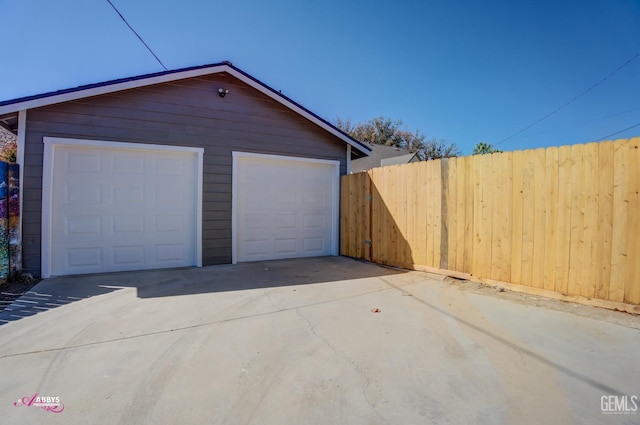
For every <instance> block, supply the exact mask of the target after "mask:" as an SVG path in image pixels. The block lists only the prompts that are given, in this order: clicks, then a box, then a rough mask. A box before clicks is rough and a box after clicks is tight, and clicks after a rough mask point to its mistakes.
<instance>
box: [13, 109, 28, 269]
mask: <svg viewBox="0 0 640 425" xmlns="http://www.w3.org/2000/svg"><path fill="white" fill-rule="evenodd" d="M26 140H27V111H26V110H24V109H23V110H21V111H18V142H17V145H18V153H17V155H16V162H17V164H18V166H19V167H20V169H19V172H18V173H19V177H18V178H19V179H20V190H19V192H18V198H19V204H20V223H19V225H18V244H20V245H22V216H23V215H24V214H23V211H24V204H23V197H24V195H23V194H24V149H25V143H26ZM21 266H22V265H21Z"/></svg>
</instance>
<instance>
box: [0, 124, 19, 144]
mask: <svg viewBox="0 0 640 425" xmlns="http://www.w3.org/2000/svg"><path fill="white" fill-rule="evenodd" d="M15 141H16V135H15V134H13V133H12V132H10V131H9V130H7V129H5V128H4V127H2V126H0V146H4V145H6V144H7V143H9V142H15Z"/></svg>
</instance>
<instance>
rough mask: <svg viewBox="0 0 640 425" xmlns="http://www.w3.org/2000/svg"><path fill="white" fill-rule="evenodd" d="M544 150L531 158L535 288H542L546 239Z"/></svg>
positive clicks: (532, 276)
mask: <svg viewBox="0 0 640 425" xmlns="http://www.w3.org/2000/svg"><path fill="white" fill-rule="evenodd" d="M545 163H546V150H545V149H536V150H535V151H534V157H533V166H534V171H533V179H534V181H535V184H534V187H533V189H534V196H533V198H534V199H533V203H534V223H533V264H532V267H533V270H532V273H531V283H532V284H533V287H535V288H543V287H544V248H545V239H546V229H545V224H546V214H547V210H546V207H547V199H546V197H547V188H546V186H545V179H546V178H545Z"/></svg>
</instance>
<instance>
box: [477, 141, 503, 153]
mask: <svg viewBox="0 0 640 425" xmlns="http://www.w3.org/2000/svg"><path fill="white" fill-rule="evenodd" d="M501 152H502V151H501V150H500V149H496V148H495V147H494V146H493V145H492V144H490V143H487V142H479V143H478V144H477V145H476V147H475V148H473V152H472V155H484V154H486V153H501Z"/></svg>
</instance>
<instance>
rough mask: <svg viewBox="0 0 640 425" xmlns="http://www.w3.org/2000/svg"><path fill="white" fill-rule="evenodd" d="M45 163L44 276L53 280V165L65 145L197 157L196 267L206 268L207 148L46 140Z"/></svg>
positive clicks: (44, 141) (43, 190) (68, 139)
mask: <svg viewBox="0 0 640 425" xmlns="http://www.w3.org/2000/svg"><path fill="white" fill-rule="evenodd" d="M42 142H43V143H44V153H43V160H42V224H41V242H42V246H41V252H40V253H41V275H42V277H43V278H47V277H51V273H52V258H51V255H52V249H51V243H52V237H51V236H52V234H51V233H52V222H51V220H52V217H53V199H52V196H53V171H54V170H53V164H54V160H55V153H56V148H57V147H61V146H82V147H97V148H107V149H119V150H123V149H124V150H138V151H141V150H142V151H156V152H158V151H162V152H183V153H193V154H196V155H197V170H196V188H195V189H196V217H195V223H196V240H195V244H196V247H195V248H196V259H195V260H196V267H202V184H203V183H202V175H203V156H204V148H196V147H189V146H173V145H154V144H146V143H128V142H114V141H105V140H89V139H72V138H63V137H44V138H43V140H42Z"/></svg>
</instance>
